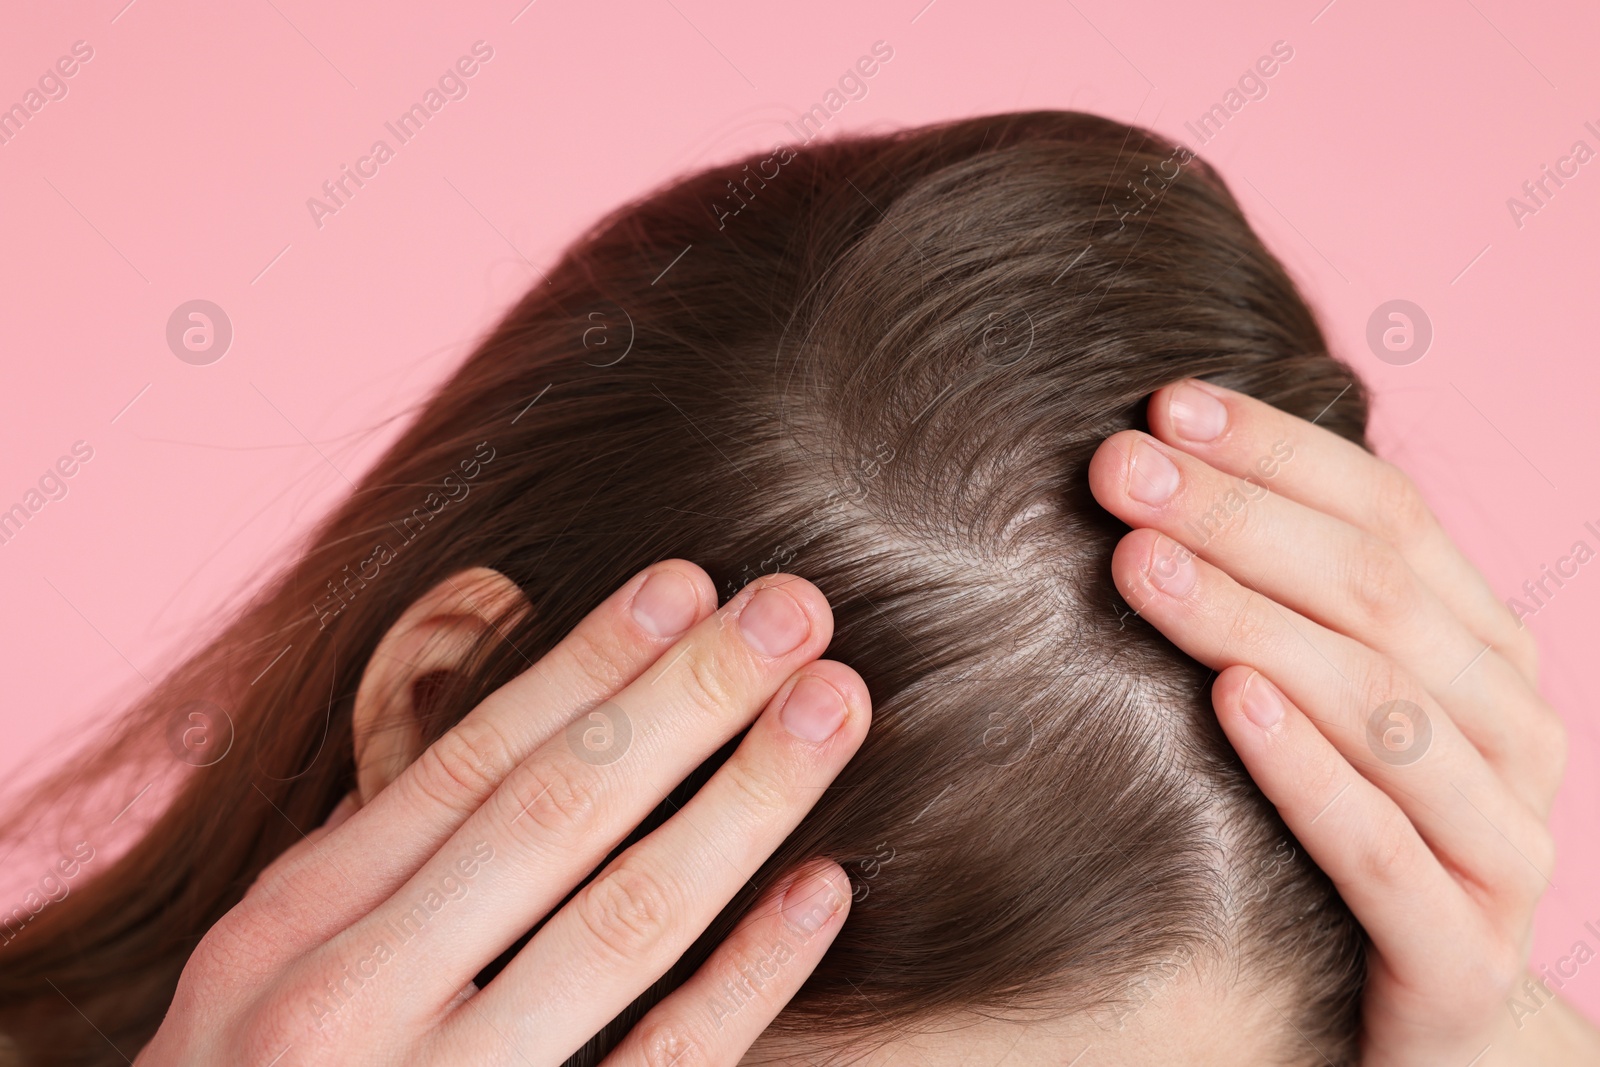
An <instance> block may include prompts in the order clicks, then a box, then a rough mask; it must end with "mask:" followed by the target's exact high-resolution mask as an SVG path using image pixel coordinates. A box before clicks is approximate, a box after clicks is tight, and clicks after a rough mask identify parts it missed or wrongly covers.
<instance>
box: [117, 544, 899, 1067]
mask: <svg viewBox="0 0 1600 1067" xmlns="http://www.w3.org/2000/svg"><path fill="white" fill-rule="evenodd" d="M647 581H648V583H649V584H648V587H646V582H647ZM832 625H833V620H832V614H831V612H830V611H829V608H828V604H827V602H826V601H825V600H824V598H823V596H822V594H821V593H820V592H819V591H818V590H817V588H816V587H815V586H813V585H812V584H811V583H809V582H807V581H805V580H804V579H801V578H797V577H794V576H791V575H773V576H768V577H763V578H760V579H758V580H756V581H755V582H753V583H751V585H749V586H747V587H746V588H745V589H744V590H742V591H741V592H740V593H739V594H738V595H737V596H735V597H734V598H733V599H732V600H730V601H729V602H728V604H726V605H725V606H723V607H722V608H721V609H720V610H717V609H716V590H715V587H714V585H713V584H712V582H711V579H710V578H709V577H708V576H707V575H706V573H705V572H704V571H702V570H701V569H700V568H698V567H696V566H694V565H693V564H690V563H687V562H685V561H682V560H668V561H665V562H663V563H659V564H656V565H655V566H653V567H651V568H649V569H648V570H646V571H645V572H643V573H642V574H640V575H636V576H635V577H634V578H633V579H632V580H631V581H629V582H628V583H627V584H626V585H625V586H623V588H622V589H621V590H619V591H618V592H617V593H615V594H613V595H612V596H611V597H610V598H608V599H607V600H606V601H605V602H604V603H603V604H601V605H600V606H599V607H598V608H596V609H595V611H594V612H593V613H591V614H590V615H589V616H588V617H587V618H586V619H584V621H583V622H582V623H581V624H579V626H578V627H577V629H575V630H574V631H573V632H572V633H571V634H570V635H568V636H567V637H566V638H565V639H564V640H563V641H562V642H561V643H560V644H559V645H557V646H556V647H555V648H554V649H553V650H552V651H551V652H550V653H549V655H547V656H545V657H544V658H543V659H541V660H540V661H539V662H538V663H537V664H535V665H534V666H533V667H532V668H530V669H529V670H527V671H526V672H524V673H523V674H521V675H519V676H518V677H517V678H515V679H513V680H512V681H511V682H509V683H507V684H506V685H505V686H503V687H501V688H500V689H499V690H497V691H496V692H494V693H493V694H492V695H490V696H489V697H488V698H487V699H486V700H484V701H483V703H481V704H480V705H478V707H476V708H475V709H474V710H473V711H472V712H471V713H470V714H468V715H467V716H466V717H465V718H464V719H463V720H462V721H461V722H460V723H459V724H458V725H457V726H456V727H455V728H454V729H452V730H451V731H449V733H447V734H445V735H444V736H443V737H442V738H440V740H439V741H437V742H436V743H435V744H433V745H432V746H431V747H429V748H428V750H427V751H426V752H425V753H424V754H423V756H422V757H421V758H420V759H418V760H417V761H416V762H415V763H413V764H412V765H411V766H410V767H409V768H407V770H406V771H405V772H404V773H403V774H402V775H401V776H400V777H399V778H398V779H397V780H396V781H395V782H394V783H393V784H392V785H390V786H389V787H388V788H386V789H384V790H383V791H382V792H381V793H379V794H378V795H377V796H376V797H375V798H374V799H373V800H372V802H371V803H369V804H368V805H367V806H366V807H363V808H360V809H359V810H353V809H354V804H353V801H346V803H345V804H343V805H341V806H340V809H339V810H337V811H336V812H335V814H334V816H332V817H330V819H329V822H328V825H326V826H324V827H322V828H320V829H317V830H315V831H313V832H312V833H311V834H310V835H308V837H307V838H306V840H305V841H303V842H301V843H300V844H297V845H296V846H295V847H294V848H292V849H290V850H289V851H288V852H286V853H285V854H284V855H282V856H281V857H279V858H278V859H277V860H276V861H275V862H274V863H272V864H271V865H270V866H269V867H267V868H266V869H265V870H264V871H263V872H262V873H261V876H260V877H259V878H258V879H257V881H256V883H255V884H254V885H253V886H252V887H251V889H250V891H249V892H248V893H246V894H245V897H244V899H243V900H242V901H240V903H239V904H238V905H237V906H236V907H234V908H233V910H232V911H230V912H228V914H227V915H225V916H224V917H223V918H222V920H221V921H220V922H218V923H217V925H216V926H215V927H213V928H212V929H211V930H210V931H209V932H208V933H207V934H206V936H205V937H204V939H202V940H201V942H200V944H199V945H198V946H197V947H196V949H195V951H194V953H193V955H192V956H191V957H190V959H189V962H188V965H187V966H186V967H185V968H184V971H183V975H182V977H181V979H180V981H179V983H178V988H177V994H176V996H175V997H174V999H173V1002H172V1006H171V1008H170V1009H169V1010H168V1012H167V1015H166V1018H165V1020H164V1021H163V1023H162V1025H161V1028H160V1030H159V1031H158V1032H157V1034H156V1035H155V1037H154V1039H153V1040H152V1041H151V1042H150V1044H149V1045H148V1046H147V1047H146V1048H145V1049H144V1051H143V1052H142V1053H141V1054H140V1056H139V1059H138V1063H139V1064H140V1065H141V1067H155V1065H168V1064H174V1065H176V1064H206V1065H210V1064H217V1063H244V1064H253V1065H257V1067H268V1065H271V1067H295V1065H322V1064H330V1065H332V1064H336V1065H339V1067H348V1065H359V1064H396V1063H404V1064H435V1063H437V1064H519V1065H540V1067H543V1065H546V1064H559V1063H561V1062H563V1061H564V1060H565V1059H566V1058H567V1057H568V1056H569V1055H570V1054H571V1053H573V1052H574V1051H575V1050H577V1049H578V1048H579V1047H580V1046H582V1045H583V1044H584V1042H585V1041H587V1040H588V1039H589V1038H590V1036H591V1035H593V1034H594V1033H596V1032H597V1031H599V1030H600V1029H601V1028H602V1027H603V1026H604V1025H605V1024H606V1023H607V1022H609V1021H610V1020H611V1019H612V1018H613V1017H615V1016H616V1015H617V1014H618V1013H619V1012H620V1011H621V1010H622V1009H624V1008H625V1007H626V1006H627V1005H628V1004H629V1003H630V1002H631V1001H632V1000H633V999H634V998H635V997H636V996H638V995H639V994H640V993H642V992H644V991H645V990H646V989H647V988H648V987H649V986H650V985H651V984H652V983H654V982H655V981H656V979H657V978H659V977H660V976H661V975H662V974H663V973H664V972H665V971H666V970H667V969H668V968H669V967H670V966H671V965H672V964H673V963H674V962H676V961H677V960H678V959H679V957H680V956H681V955H682V953H683V952H684V951H685V950H686V949H687V948H688V947H689V946H690V944H691V943H692V942H693V941H694V940H695V939H696V938H697V937H698V936H699V935H700V934H701V933H702V932H703V931H704V930H705V928H706V927H707V926H708V925H709V923H710V922H711V920H712V919H713V918H714V917H715V916H716V915H717V914H718V913H719V912H720V911H721V910H722V908H723V907H724V906H725V905H726V904H727V903H728V901H729V900H731V899H732V898H733V896H734V895H735V893H736V892H737V891H738V890H739V889H740V887H741V886H743V885H744V884H745V883H746V882H747V881H748V880H749V878H750V877H751V875H752V874H754V873H755V871H756V869H757V868H758V867H759V866H760V865H761V864H762V863H763V862H764V861H765V860H766V858H767V857H768V856H769V855H770V854H771V853H772V851H773V850H774V849H775V848H776V847H777V845H778V844H779V843H780V842H781V841H782V840H783V839H784V838H785V837H786V836H787V835H788V834H789V832H790V831H791V830H792V829H793V828H794V827H795V825H796V824H797V823H798V822H799V821H800V819H801V817H802V816H803V815H804V814H805V813H806V811H807V810H808V809H809V808H810V807H811V805H812V804H813V803H814V802H815V800H816V799H817V798H818V797H819V796H820V795H821V792H822V790H823V789H824V788H826V787H827V785H828V783H829V782H830V781H831V780H832V779H833V778H834V776H835V775H837V774H838V772H839V771H840V770H841V769H842V768H843V766H844V764H845V763H846V762H847V761H848V760H849V759H850V757H851V756H852V755H853V754H854V753H855V751H856V749H857V748H858V747H859V746H860V744H861V742H862V740H863V739H864V737H865V735H866V730H867V723H868V719H869V717H870V711H869V699H868V695H867V691H866V686H865V684H864V683H863V682H862V681H861V678H860V677H859V676H858V675H857V674H856V673H855V672H854V671H852V670H851V669H850V668H848V667H846V666H844V665H842V664H839V663H835V662H831V661H825V660H819V659H817V657H818V656H819V655H821V653H822V651H823V649H824V648H826V647H827V644H828V641H829V639H830V638H831V636H832ZM752 720H753V724H752ZM746 726H749V727H750V729H749V733H748V735H747V736H746V737H745V738H744V739H743V740H742V741H741V742H740V744H739V747H738V749H737V751H736V752H735V753H734V754H733V756H732V757H730V758H729V759H728V761H727V763H726V764H724V765H723V766H722V767H721V768H720V769H718V770H717V772H716V773H715V774H714V775H713V776H712V778H711V779H710V781H709V782H708V783H707V784H706V785H705V786H704V787H703V788H702V789H701V790H700V791H699V792H698V793H697V794H696V795H695V796H694V798H693V799H692V800H690V801H689V803H687V804H686V805H685V806H684V807H683V808H682V809H681V810H680V811H678V812H677V813H676V814H674V815H673V816H672V817H671V818H669V819H668V820H667V821H666V822H665V823H664V824H663V825H662V826H660V827H659V828H658V829H657V830H655V831H654V832H653V833H651V834H650V835H648V836H647V837H645V838H643V839H642V840H640V841H639V842H638V843H636V844H634V845H633V846H631V847H630V848H629V849H627V851H625V852H623V853H622V854H621V855H620V856H619V857H618V858H617V859H616V860H615V861H613V862H612V863H611V864H610V865H609V866H607V867H606V869H605V870H604V871H602V872H601V873H600V874H599V875H597V876H596V877H595V878H594V879H593V880H592V881H591V882H590V883H589V884H588V885H586V886H584V888H583V889H582V890H581V891H579V892H578V893H576V894H575V895H574V896H573V897H572V899H571V900H570V901H568V902H567V903H566V904H565V905H564V906H560V907H558V905H561V902H562V901H563V900H564V899H566V897H567V896H568V894H569V893H571V891H572V890H573V889H574V888H575V887H576V886H578V885H579V884H580V883H581V882H582V881H583V879H584V878H585V877H586V876H587V875H588V874H589V873H590V871H592V870H593V869H594V868H595V867H596V866H597V865H598V864H599V863H600V862H601V861H603V860H604V859H605V857H606V855H607V854H608V853H609V852H610V851H611V850H612V849H613V848H614V847H615V846H616V845H617V844H618V843H619V842H620V841H621V840H622V839H623V838H624V837H626V836H627V834H628V833H629V832H630V831H631V830H632V829H633V828H634V827H635V826H637V825H638V824H639V823H640V822H642V821H643V820H644V818H645V817H646V816H647V815H648V814H649V812H650V811H651V810H652V809H653V808H654V807H655V806H656V805H657V804H658V803H659V802H660V801H661V800H662V798H663V797H665V796H666V795H667V793H668V792H669V791H670V790H671V789H672V788H673V787H675V786H676V785H677V784H678V783H679V782H680V781H682V780H683V779H684V778H685V777H687V776H688V775H689V773H690V772H691V771H693V770H694V768H695V767H696V766H697V765H699V764H700V763H701V762H702V761H703V760H705V759H706V758H707V757H708V756H710V755H711V754H712V753H714V752H715V751H716V750H717V749H718V748H719V747H720V746H722V745H723V744H724V743H725V742H726V741H727V740H728V739H730V738H731V737H733V736H735V735H736V734H737V733H738V732H739V731H740V730H742V729H744V728H745V727H746ZM607 739H609V741H610V745H609V747H608V746H607V745H605V744H599V745H595V744H592V743H590V742H596V741H598V742H605V741H606V740H607ZM849 901H850V891H849V884H848V882H847V880H846V877H845V874H844V872H843V871H842V870H841V869H840V868H839V866H838V865H837V864H834V863H832V862H818V863H816V864H813V865H810V866H807V867H806V868H804V869H803V870H801V871H799V872H795V873H794V875H793V877H792V878H790V879H788V880H786V881H785V882H784V883H783V884H781V885H780V886H778V887H777V888H776V889H775V890H774V891H773V892H771V893H770V894H768V895H767V896H766V897H765V898H763V899H762V900H761V901H759V902H758V903H757V905H756V906H755V907H754V909H753V910H752V912H751V913H750V915H749V916H748V917H747V918H746V920H744V921H743V922H742V923H741V924H740V926H739V928H738V929H737V930H736V931H735V932H734V933H733V934H732V935H731V936H730V937H729V938H728V939H727V940H726V941H725V942H724V943H723V944H721V945H720V946H719V947H718V948H717V949H716V950H715V952H714V954H713V955H712V956H711V957H710V959H709V960H707V962H706V963H705V964H704V965H703V966H702V967H701V968H700V969H699V971H697V972H696V973H695V974H694V975H693V976H692V977H691V978H690V979H689V980H688V981H687V982H685V983H684V984H683V985H682V986H680V987H679V988H678V989H677V990H676V991H674V992H672V993H671V994H670V995H668V996H667V997H666V998H665V999H664V1000H662V1001H661V1002H660V1003H658V1004H657V1005H655V1006H654V1007H653V1008H652V1009H651V1010H650V1011H649V1013H648V1014H647V1015H646V1016H645V1017H644V1018H643V1019H642V1020H641V1021H640V1022H639V1024H638V1025H636V1026H635V1027H634V1028H633V1029H632V1031H631V1032H630V1033H629V1034H628V1036H627V1038H626V1039H625V1040H624V1041H623V1042H622V1043H621V1044H620V1045H619V1046H618V1047H617V1048H616V1050H615V1051H613V1052H612V1054H611V1055H610V1056H609V1057H608V1058H607V1059H606V1061H605V1062H606V1063H608V1064H613V1063H615V1064H634V1063H668V1062H674V1063H676V1062H679V1061H683V1062H694V1063H713V1064H718V1063H721V1064H733V1063H737V1062H738V1060H739V1059H740V1058H741V1056H742V1055H743V1054H744V1052H745V1050H746V1049H747V1048H748V1047H749V1045H750V1044H751V1043H752V1042H753V1041H754V1040H755V1038H756V1037H757V1035H759V1034H760V1032H761V1031H762V1030H763V1029H764V1028H765V1027H766V1026H767V1024H768V1023H769V1022H770V1021H771V1020H772V1018H773V1017H774V1016H775V1015H776V1014H777V1012H778V1011H779V1010H780V1009H781V1008H782V1007H783V1005H784V1004H785V1003H786V1002H787V1001H788V999H789V997H790V996H791V995H792V994H793V993H794V991H795V990H796V989H798V988H799V986H800V984H801V982H803V981H804V980H805V978H806V976H807V975H808V974H809V973H810V972H811V970H812V968H813V967H815V965H816V963H817V961H818V960H819V959H820V958H821V956H822V954H823V952H824V950H825V949H826V948H827V947H828V945H829V944H830V943H831V942H832V940H833V937H834V935H835V934H836V933H837V932H838V930H839V928H840V925H841V924H842V923H843V921H844V917H845V914H846V912H847V910H848V908H849ZM551 912H554V914H551ZM546 916H548V921H547V922H545V924H544V926H543V927H542V928H541V929H540V930H539V932H538V934H537V935H536V936H535V937H534V938H532V940H531V941H529V942H528V944H527V945H526V946H524V947H523V948H522V949H521V950H520V952H518V954H517V955H516V957H515V958H514V959H513V960H512V962H511V963H510V964H509V965H508V966H507V967H506V968H505V969H504V970H503V971H502V972H501V973H500V974H499V975H498V976H497V977H495V978H494V980H493V981H491V982H489V983H488V984H487V985H486V987H485V988H483V989H481V990H479V989H476V988H475V987H474V985H473V978H474V976H475V975H476V974H478V973H479V971H481V970H482V969H483V968H484V967H485V966H486V965H487V964H488V963H490V962H491V961H492V960H494V959H495V958H496V957H497V956H498V955H499V954H500V953H501V952H503V951H504V950H505V949H506V948H507V947H508V946H509V945H511V944H513V943H514V942H515V941H516V940H517V939H518V938H519V937H520V936H521V935H522V934H523V933H525V932H526V931H527V930H529V929H530V928H532V927H533V926H535V925H536V924H537V923H538V922H539V921H540V920H541V919H545V918H546Z"/></svg>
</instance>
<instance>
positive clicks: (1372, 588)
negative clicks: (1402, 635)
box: [1349, 534, 1417, 629]
mask: <svg viewBox="0 0 1600 1067" xmlns="http://www.w3.org/2000/svg"><path fill="white" fill-rule="evenodd" d="M1349 574H1350V589H1349V593H1350V598H1351V600H1352V601H1353V602H1354V603H1355V605H1356V607H1357V609H1358V610H1359V611H1360V613H1361V617H1362V618H1363V619H1364V620H1365V621H1366V622H1367V623H1368V624H1369V625H1372V626H1375V627H1377V628H1380V629H1388V628H1391V627H1394V626H1398V625H1399V624H1401V623H1403V622H1404V621H1405V620H1406V619H1407V618H1409V617H1410V616H1411V614H1412V612H1414V611H1415V610H1416V607H1417V595H1416V593H1417V587H1416V577H1415V576H1414V575H1413V574H1412V573H1411V566H1410V565H1409V564H1408V563H1406V561H1405V558H1404V557H1403V556H1401V555H1400V554H1399V553H1398V552H1396V551H1395V550H1394V548H1393V547H1391V546H1390V544H1389V543H1388V542H1386V541H1384V540H1382V539H1381V538H1378V537H1374V536H1373V535H1371V534H1363V535H1362V536H1361V537H1360V539H1359V540H1358V542H1357V545H1356V547H1355V550H1354V551H1353V553H1352V559H1351V562H1350V565H1349Z"/></svg>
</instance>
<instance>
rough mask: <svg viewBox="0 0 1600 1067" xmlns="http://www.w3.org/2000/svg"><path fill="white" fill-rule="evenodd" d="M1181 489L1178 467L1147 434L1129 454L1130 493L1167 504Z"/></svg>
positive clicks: (1130, 494)
mask: <svg viewBox="0 0 1600 1067" xmlns="http://www.w3.org/2000/svg"><path fill="white" fill-rule="evenodd" d="M1177 491H1178V468H1177V467H1176V466H1175V465H1174V464H1173V462H1172V460H1170V459H1168V458H1167V457H1166V456H1163V455H1162V454H1161V453H1160V451H1159V450H1157V449H1156V448H1155V447H1154V446H1152V445H1151V444H1150V443H1149V442H1148V441H1145V440H1144V439H1143V438H1141V439H1139V440H1137V441H1135V442H1134V443H1133V447H1132V448H1131V449H1129V455H1128V495H1129V496H1131V497H1133V499H1135V500H1137V501H1139V502H1140V503H1141V504H1150V505H1156V504H1165V503H1166V502H1167V500H1168V498H1170V497H1171V496H1172V494H1173V493H1175V492H1177Z"/></svg>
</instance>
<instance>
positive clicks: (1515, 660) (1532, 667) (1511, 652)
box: [1495, 612, 1539, 684]
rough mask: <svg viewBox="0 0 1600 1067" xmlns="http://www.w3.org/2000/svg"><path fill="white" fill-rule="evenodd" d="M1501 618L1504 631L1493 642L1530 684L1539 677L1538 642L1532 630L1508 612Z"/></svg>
mask: <svg viewBox="0 0 1600 1067" xmlns="http://www.w3.org/2000/svg"><path fill="white" fill-rule="evenodd" d="M1502 618H1503V619H1504V620H1505V626H1504V629H1505V631H1506V632H1505V635H1504V636H1503V637H1502V638H1501V639H1500V640H1498V641H1496V642H1495V644H1496V646H1497V647H1498V648H1499V651H1500V654H1501V655H1502V656H1503V657H1505V658H1506V659H1508V660H1510V661H1511V662H1512V664H1514V665H1515V666H1516V667H1517V669H1518V670H1520V671H1522V672H1523V674H1524V675H1526V676H1527V678H1528V680H1529V682H1530V684H1532V683H1535V682H1536V681H1537V680H1538V677H1539V642H1538V640H1537V639H1536V638H1535V637H1534V636H1533V630H1532V629H1531V628H1530V627H1528V626H1526V625H1524V624H1523V623H1521V622H1520V621H1518V619H1517V617H1516V616H1515V615H1512V614H1510V613H1509V612H1508V613H1507V614H1506V615H1504V616H1502Z"/></svg>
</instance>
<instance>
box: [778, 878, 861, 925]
mask: <svg viewBox="0 0 1600 1067" xmlns="http://www.w3.org/2000/svg"><path fill="white" fill-rule="evenodd" d="M844 901H845V895H844V894H843V893H842V892H840V891H839V887H838V886H836V885H834V884H833V881H832V879H830V878H827V877H826V876H824V875H823V874H822V873H820V872H817V873H812V874H809V875H807V876H805V877H803V878H796V879H795V880H794V881H793V882H792V883H790V885H789V888H788V889H786V890H784V891H783V906H782V909H781V910H782V914H783V921H784V922H785V923H786V924H788V926H789V927H790V928H792V929H796V930H800V931H802V932H803V933H804V934H805V935H807V936H810V935H811V934H814V933H816V932H817V931H818V930H820V929H822V927H823V926H824V925H826V924H827V922H828V920H829V919H830V918H832V917H833V916H834V915H837V914H838V913H839V909H841V908H843V907H844Z"/></svg>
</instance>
